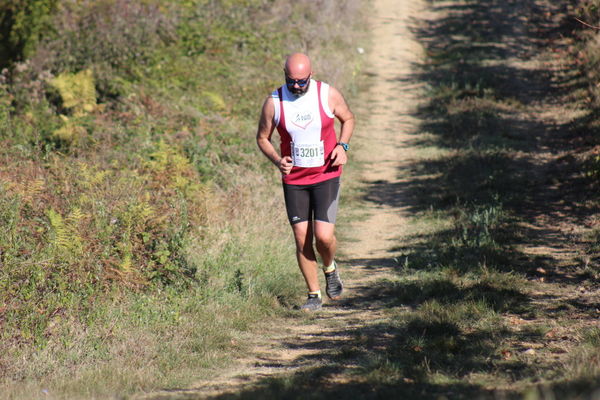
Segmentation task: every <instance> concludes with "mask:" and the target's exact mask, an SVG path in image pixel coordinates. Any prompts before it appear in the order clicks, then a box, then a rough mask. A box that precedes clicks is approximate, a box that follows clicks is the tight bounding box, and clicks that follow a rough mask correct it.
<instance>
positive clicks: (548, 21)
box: [230, 0, 600, 400]
mask: <svg viewBox="0 0 600 400" xmlns="http://www.w3.org/2000/svg"><path fill="white" fill-rule="evenodd" d="M598 5H599V3H598V2H597V1H596V2H591V1H586V2H552V1H546V0H531V1H494V0H473V1H471V0H468V1H432V2H430V4H429V6H430V7H431V9H432V10H434V11H435V12H436V15H437V18H432V17H431V16H429V15H428V16H427V18H424V19H423V20H420V21H419V23H418V26H419V29H416V30H415V31H416V34H417V38H418V39H420V42H421V43H422V44H423V45H424V46H425V50H426V54H427V59H426V60H425V62H424V64H423V65H422V66H421V67H422V68H421V69H420V73H419V74H415V76H414V79H415V81H420V82H422V83H424V84H426V87H427V96H426V101H424V104H423V107H422V108H421V110H420V111H421V113H420V120H421V121H422V123H421V126H419V128H418V129H417V131H416V132H415V133H414V136H413V137H414V140H413V141H411V145H414V146H415V149H416V151H415V154H418V155H419V158H417V157H415V160H414V161H413V162H412V163H411V164H410V166H409V168H406V167H405V164H403V167H404V168H402V170H401V171H400V172H399V174H401V177H400V178H401V179H400V180H401V182H402V184H401V185H397V186H394V185H386V186H385V187H383V185H373V187H372V188H371V187H368V188H367V192H366V193H363V196H361V197H362V198H366V199H377V200H378V201H380V202H381V203H383V204H385V205H386V206H391V207H397V208H396V209H409V210H410V211H411V213H412V215H413V218H412V224H411V226H404V227H402V231H403V232H408V233H405V234H404V236H402V241H401V242H400V243H398V246H397V248H396V249H394V250H395V251H396V252H397V253H399V254H401V256H400V257H394V258H391V257H390V258H385V257H382V258H376V259H369V260H368V266H369V271H372V270H371V268H373V270H375V269H377V268H379V269H383V268H386V267H390V269H392V270H393V273H394V276H393V278H391V279H386V280H381V281H379V282H378V283H377V284H373V283H371V282H370V283H369V289H368V290H364V291H363V292H361V294H362V296H356V295H355V296H353V299H352V303H353V307H354V309H358V310H372V309H374V308H377V309H379V310H386V312H387V315H386V318H383V317H381V316H380V315H377V320H376V321H371V323H365V324H361V325H358V326H353V327H352V328H350V329H349V328H348V327H347V326H341V327H339V329H335V326H333V328H332V331H331V332H328V335H326V338H324V339H321V340H322V342H326V343H322V342H320V343H319V345H320V349H322V351H321V352H319V354H318V355H315V356H311V357H312V358H311V359H312V361H313V363H312V364H311V366H310V367H307V368H304V369H301V370H300V371H299V372H297V373H295V374H293V375H288V376H284V377H276V378H270V379H264V380H262V381H260V382H259V384H258V385H255V386H253V387H249V388H247V389H246V390H244V391H241V392H240V393H237V394H236V395H234V396H231V397H230V398H236V399H252V398H291V399H300V398H311V399H329V398H368V399H372V398H410V399H548V400H549V399H595V398H597V397H598V378H599V377H600V363H599V360H600V358H599V357H598V356H599V349H600V347H599V346H598V344H599V343H598V329H597V328H596V327H595V326H596V321H597V313H598V309H597V305H598V302H597V291H598V283H597V277H598V268H599V263H598V262H599V258H598V255H599V253H598V248H599V247H598V245H599V243H598V239H599V236H598V210H599V209H600V202H599V199H598V190H597V189H598V180H597V173H596V172H594V170H593V168H594V167H595V165H596V164H593V163H591V164H590V161H589V157H590V156H594V157H597V154H598V146H599V140H598V138H599V136H598V133H599V132H598V121H599V119H598V115H599V114H598V107H597V104H598V103H597V98H596V96H597V94H595V93H596V92H597V87H598V71H599V70H598V68H597V67H598V66H597V65H595V64H594V63H595V61H594V55H595V56H596V57H597V56H598V54H600V49H598V48H597V43H598V38H599V37H600V36H598V33H597V31H596V30H593V29H590V28H589V27H586V26H584V25H582V24H580V23H578V22H576V20H574V18H573V17H574V16H579V18H580V19H583V20H585V21H587V22H588V23H590V24H592V25H596V26H597V25H599V24H600V21H598V14H597V11H598V8H597V7H598ZM586 54H587V55H586ZM362 198H361V199H362ZM559 224H561V226H559ZM565 226H566V227H568V228H569V229H567V228H565ZM575 228H577V229H579V230H577V231H574V229H575ZM398 235H399V236H400V235H401V234H400V233H398ZM345 335H346V337H347V336H350V337H349V338H348V339H346V340H343V341H340V340H339V337H344V336H345ZM315 388H318V389H316V390H315Z"/></svg>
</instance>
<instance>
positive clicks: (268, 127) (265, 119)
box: [256, 96, 292, 175]
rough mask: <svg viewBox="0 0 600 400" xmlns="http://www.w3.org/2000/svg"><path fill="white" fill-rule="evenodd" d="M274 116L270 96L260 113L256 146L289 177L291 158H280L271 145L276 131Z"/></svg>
mask: <svg viewBox="0 0 600 400" xmlns="http://www.w3.org/2000/svg"><path fill="white" fill-rule="evenodd" d="M274 114H275V111H274V107H273V99H272V98H271V96H269V97H267V99H266V100H265V102H264V104H263V107H262V111H261V113H260V119H259V121H258V130H257V132H256V144H258V148H259V149H260V151H262V152H263V154H264V155H265V156H266V157H267V158H268V159H269V160H271V162H272V163H273V164H275V165H276V166H277V167H278V168H279V170H280V171H281V173H283V174H285V175H287V174H289V173H290V172H291V171H292V158H291V157H289V156H286V157H280V156H279V153H278V152H277V150H275V147H274V146H273V144H272V143H271V135H272V134H273V130H274V129H275V124H274V123H273V117H274Z"/></svg>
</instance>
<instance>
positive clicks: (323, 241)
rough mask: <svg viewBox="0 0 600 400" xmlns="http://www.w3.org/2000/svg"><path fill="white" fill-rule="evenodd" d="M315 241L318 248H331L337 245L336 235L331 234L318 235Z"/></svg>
mask: <svg viewBox="0 0 600 400" xmlns="http://www.w3.org/2000/svg"><path fill="white" fill-rule="evenodd" d="M315 241H316V243H317V247H318V248H329V247H331V245H333V244H334V243H335V235H334V234H333V233H331V234H318V235H316V236H315Z"/></svg>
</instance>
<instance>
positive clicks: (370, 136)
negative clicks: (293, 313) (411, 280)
mask: <svg viewBox="0 0 600 400" xmlns="http://www.w3.org/2000/svg"><path fill="white" fill-rule="evenodd" d="M374 3H375V4H374V12H373V16H372V28H373V30H374V32H373V37H374V43H373V45H374V47H373V49H371V50H370V51H369V52H368V53H369V57H371V58H370V62H369V65H370V67H369V71H368V73H369V74H370V75H371V76H372V82H371V84H372V86H371V88H370V95H369V97H370V99H371V100H370V103H369V104H368V113H367V109H364V110H360V109H358V110H355V111H356V112H357V114H359V115H365V116H366V115H369V116H370V118H369V120H368V121H364V122H362V123H361V125H359V129H357V131H356V132H355V136H354V138H353V140H352V144H353V150H354V151H353V153H352V157H357V158H358V159H360V161H363V162H365V163H366V164H365V166H366V168H365V169H364V171H363V173H362V176H360V177H357V176H352V177H348V176H347V177H346V179H360V180H361V181H362V182H364V184H365V185H367V187H368V189H369V192H371V193H378V194H376V195H375V196H374V198H372V199H370V200H369V201H367V202H366V203H365V204H364V205H363V204H361V210H359V211H358V212H357V213H359V214H360V216H361V218H360V220H359V221H358V222H355V223H353V224H352V225H351V229H350V231H351V233H344V236H345V237H348V236H349V239H350V240H348V241H347V242H345V243H344V242H343V243H340V252H341V254H343V259H342V262H343V268H344V269H346V272H349V271H352V273H344V272H342V274H343V275H342V277H343V278H344V281H345V287H346V293H347V294H346V297H345V299H344V300H342V301H340V302H336V303H327V300H325V302H326V303H325V304H324V307H323V310H322V311H321V312H320V313H318V314H316V315H314V316H307V318H306V319H301V318H299V319H296V320H293V321H290V320H286V321H285V324H286V326H284V327H283V328H282V327H281V326H279V327H277V328H273V329H272V331H271V332H265V334H264V335H261V337H249V338H248V340H249V341H251V342H253V350H252V352H251V353H252V355H251V357H249V358H247V359H243V360H239V361H240V362H239V363H237V365H235V366H234V367H233V368H232V369H231V370H229V371H225V372H224V373H221V374H220V375H219V376H218V377H216V378H214V379H211V380H210V381H205V382H200V383H198V384H197V385H195V386H194V387H192V388H189V389H184V390H172V391H165V392H159V393H152V394H150V395H146V396H143V397H140V398H144V399H178V398H186V399H188V398H194V399H199V398H212V397H221V396H226V395H227V394H233V393H239V392H241V391H243V390H244V389H246V388H248V387H251V386H252V384H254V383H256V382H258V381H260V380H263V379H265V378H268V377H279V376H283V375H284V374H290V373H293V372H297V371H299V370H301V369H303V368H306V367H314V366H315V365H317V364H318V363H319V358H320V357H321V356H322V355H323V354H324V353H326V352H331V351H332V349H334V348H336V347H339V346H343V344H344V342H345V341H348V340H349V339H351V338H350V337H349V336H347V335H349V334H345V333H343V332H352V331H356V330H360V331H362V332H364V331H367V330H368V328H369V325H372V326H375V325H376V324H377V323H378V322H380V321H381V320H382V319H384V318H386V317H385V316H384V315H383V313H382V311H381V307H378V305H377V302H376V301H373V300H372V299H370V298H369V297H370V295H369V294H368V292H369V289H370V287H369V283H368V282H369V281H371V280H373V279H381V278H383V277H385V275H386V273H387V272H386V268H385V267H378V268H376V269H373V268H372V267H371V266H369V265H368V264H369V262H368V261H369V260H371V259H376V258H384V257H385V258H390V257H393V251H392V249H393V246H394V245H396V244H397V243H398V240H399V237H398V235H399V234H400V235H401V234H402V233H401V232H402V230H401V229H402V226H403V225H404V223H405V218H406V217H407V213H406V212H405V211H404V210H403V209H401V208H395V207H392V206H389V205H385V204H383V203H384V202H382V201H381V199H380V198H378V197H379V196H385V188H386V187H387V186H389V185H390V184H394V183H399V182H400V179H399V177H398V171H399V170H400V169H401V167H402V162H403V161H407V160H408V159H409V157H410V151H411V149H410V148H409V147H408V146H407V144H406V143H407V141H408V140H409V138H410V133H411V132H413V131H414V130H415V129H416V127H417V121H416V120H415V119H414V117H412V115H413V114H414V111H415V106H416V105H417V104H418V101H419V94H420V93H419V90H420V88H419V86H418V85H415V84H414V83H413V82H411V79H410V75H411V73H412V71H411V66H412V64H413V63H416V62H419V60H420V57H421V55H422V48H421V46H420V45H419V44H418V43H417V41H416V40H415V39H414V37H413V35H412V34H411V31H410V27H411V23H412V22H411V21H414V20H415V19H416V17H417V16H420V17H422V12H423V10H424V8H425V3H424V2H423V1H420V0H411V1H406V0H405V1H401V2H399V1H397V0H377V1H375V2H374ZM366 106H367V104H366V101H365V102H364V107H366ZM355 149H357V150H358V151H356V150H355ZM396 195H397V192H396ZM341 212H350V211H349V210H341ZM344 260H345V262H344ZM342 271H344V270H342ZM340 327H344V328H345V329H340ZM378 340H382V341H385V340H386V339H385V335H382V337H381V339H378ZM375 345H379V346H383V345H385V343H379V344H375Z"/></svg>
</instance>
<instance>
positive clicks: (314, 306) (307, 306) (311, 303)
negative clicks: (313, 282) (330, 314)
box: [300, 294, 323, 311]
mask: <svg viewBox="0 0 600 400" xmlns="http://www.w3.org/2000/svg"><path fill="white" fill-rule="evenodd" d="M322 304H323V301H322V300H321V298H320V297H319V295H316V294H309V295H308V299H306V303H304V304H303V305H301V306H300V310H302V311H317V310H320V309H321V306H322Z"/></svg>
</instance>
